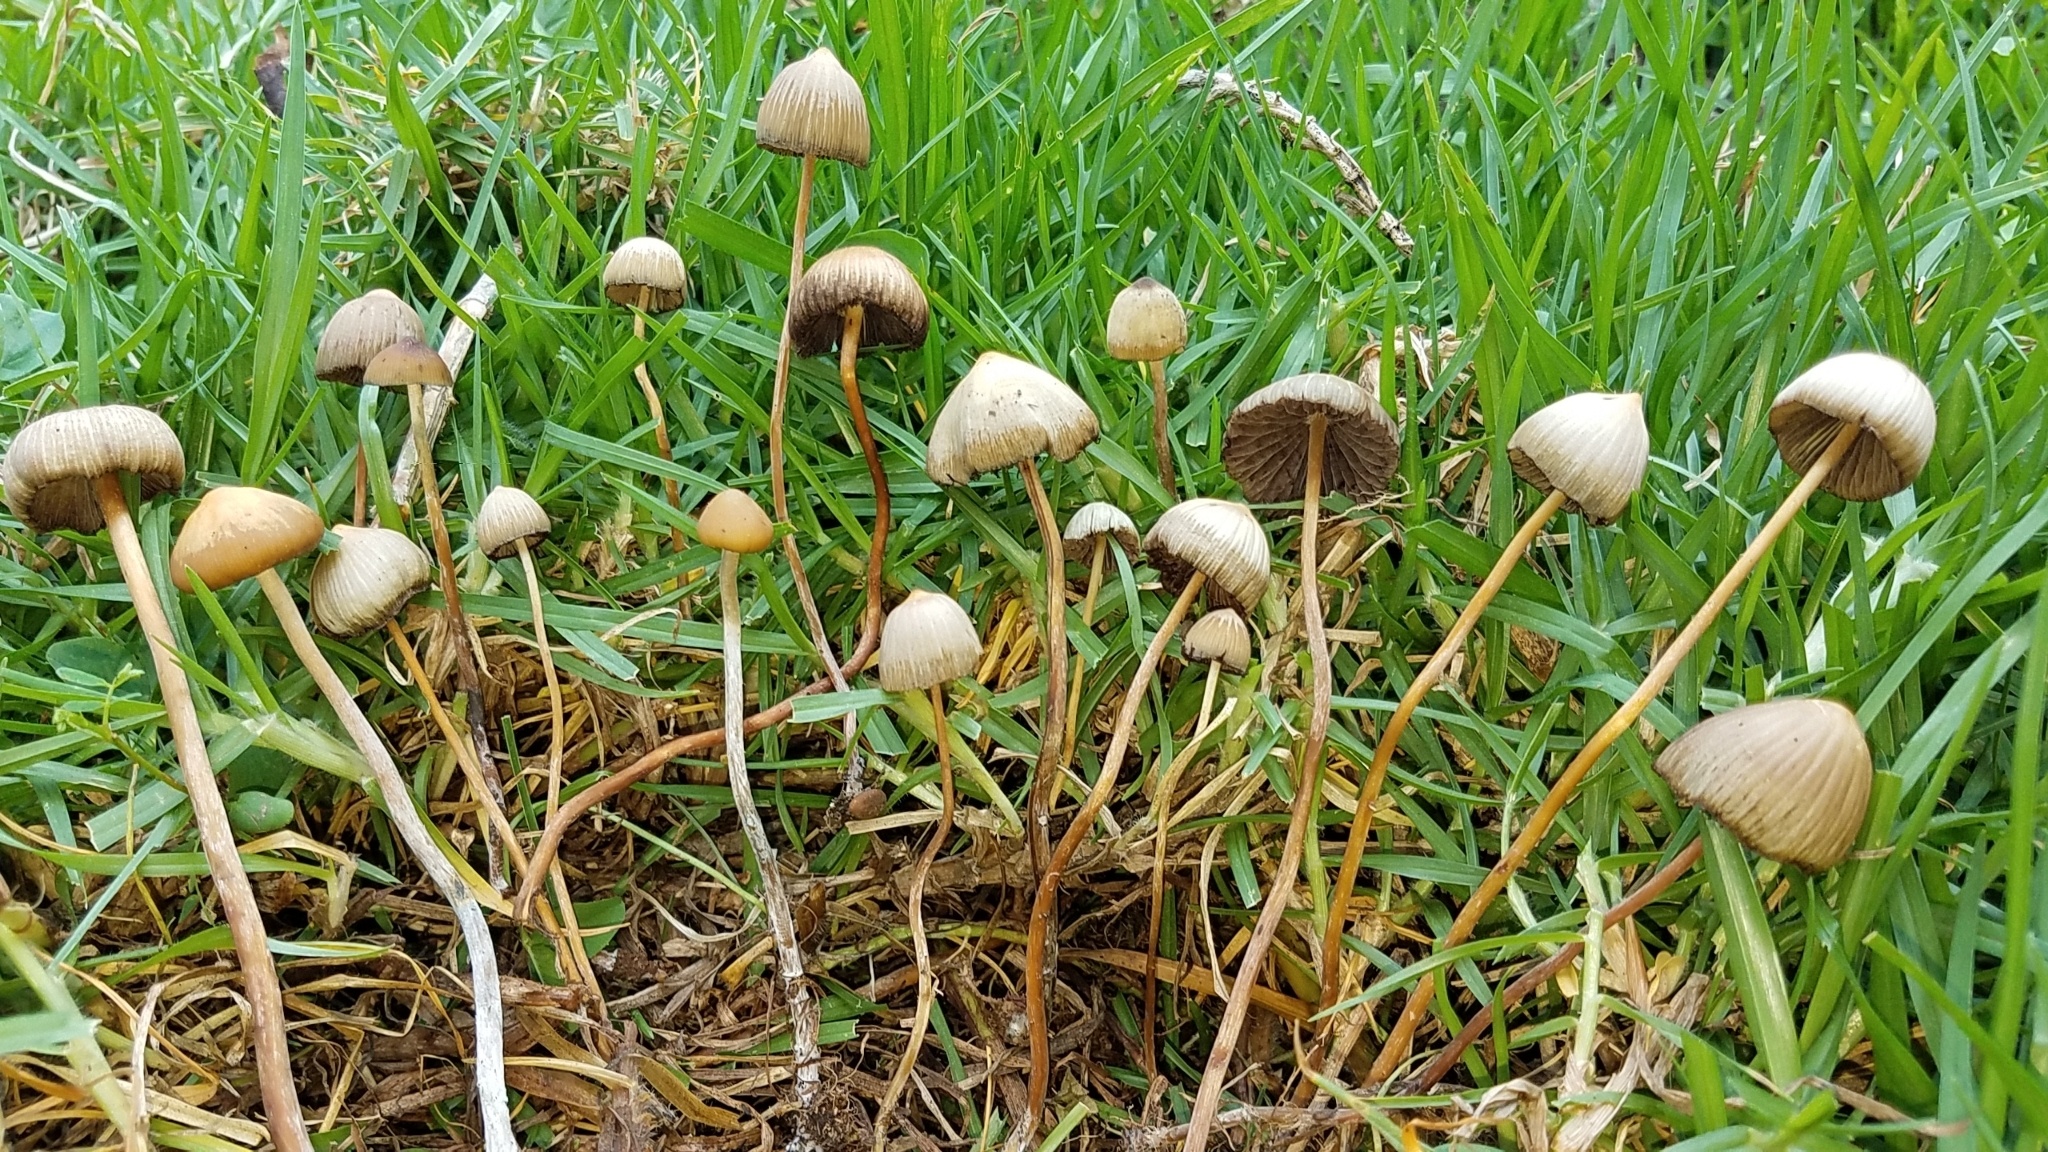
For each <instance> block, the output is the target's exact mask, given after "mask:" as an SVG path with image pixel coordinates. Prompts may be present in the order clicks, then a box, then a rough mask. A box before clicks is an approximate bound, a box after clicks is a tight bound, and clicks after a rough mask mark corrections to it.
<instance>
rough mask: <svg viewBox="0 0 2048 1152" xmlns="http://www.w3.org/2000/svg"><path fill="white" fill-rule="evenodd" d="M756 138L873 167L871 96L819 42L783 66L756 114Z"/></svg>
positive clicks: (779, 148) (795, 152) (766, 144)
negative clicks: (871, 150) (798, 57)
mask: <svg viewBox="0 0 2048 1152" xmlns="http://www.w3.org/2000/svg"><path fill="white" fill-rule="evenodd" d="M754 142H755V143H756V144H759V145H760V146H761V147H763V148H765V149H767V150H768V151H770V152H780V153H782V154H783V155H784V156H822V157H824V158H825V159H827V160H843V161H845V162H846V163H848V164H851V165H853V166H855V167H856V168H865V167H867V166H868V153H869V151H870V147H871V146H870V144H869V140H868V100H867V95H866V94H865V93H863V92H862V91H861V90H860V82H859V81H857V80H855V79H854V78H853V74H852V73H850V72H848V71H847V70H846V66H845V65H843V64H841V63H840V62H839V57H837V56H834V55H833V54H832V50H831V49H830V48H827V47H824V46H823V45H820V46H819V47H818V48H816V49H814V50H812V52H811V54H810V55H808V56H806V57H804V58H803V59H801V60H798V61H795V62H793V63H791V64H788V65H786V66H784V68H783V69H782V71H780V72H778V73H776V74H775V79H774V80H772V81H770V82H769V84H768V91H767V92H765V93H763V94H762V96H761V107H760V108H759V109H758V110H757V111H756V112H755V113H754Z"/></svg>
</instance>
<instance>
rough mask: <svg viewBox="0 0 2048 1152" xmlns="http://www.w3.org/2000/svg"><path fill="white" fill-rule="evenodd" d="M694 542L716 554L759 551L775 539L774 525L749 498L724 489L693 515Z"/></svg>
mask: <svg viewBox="0 0 2048 1152" xmlns="http://www.w3.org/2000/svg"><path fill="white" fill-rule="evenodd" d="M697 539H699V540H702V541H703V542H704V543H705V544H707V545H709V546H710V547H713V548H716V549H718V550H719V551H720V552H741V553H749V552H762V551H765V550H767V547H768V545H769V544H771V543H773V542H774V540H775V524H774V522H773V521H771V520H769V519H768V514H767V513H766V512H763V511H761V505H760V504H759V503H757V502H755V500H754V498H753V497H752V496H749V495H747V494H746V493H745V492H743V491H741V490H740V489H738V488H727V489H726V490H724V491H723V492H720V493H719V494H718V495H716V496H713V497H712V498H711V499H710V500H708V501H706V502H705V504H704V510H703V511H701V512H699V513H697Z"/></svg>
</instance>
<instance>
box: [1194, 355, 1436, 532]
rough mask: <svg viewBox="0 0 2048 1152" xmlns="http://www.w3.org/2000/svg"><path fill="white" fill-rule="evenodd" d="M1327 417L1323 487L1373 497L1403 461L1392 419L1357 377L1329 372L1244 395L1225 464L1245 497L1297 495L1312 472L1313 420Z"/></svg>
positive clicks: (1226, 439)
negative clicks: (1357, 382)
mask: <svg viewBox="0 0 2048 1152" xmlns="http://www.w3.org/2000/svg"><path fill="white" fill-rule="evenodd" d="M1317 416H1321V417H1322V418H1323V419H1324V420H1325V421H1327V430H1326V431H1325V432H1324V433H1323V473H1322V488H1323V491H1325V492H1343V493H1345V494H1346V495H1349V496H1352V497H1355V498H1357V499H1360V500H1369V499H1371V498H1373V497H1375V496H1378V495H1380V494H1382V493H1384V492H1385V491H1386V490H1387V481H1388V480H1390V479H1392V478H1393V475H1394V469H1395V468H1396V467H1397V466H1398V465H1399V464H1400V462H1401V434H1400V431H1399V430H1398V429H1397V428H1395V426H1394V418H1393V417H1392V416H1389V415H1387V410H1386V409H1384V408H1382V407H1380V404H1379V401H1378V400H1375V399H1374V398H1373V397H1372V395H1371V394H1370V393H1368V392H1366V390H1365V389H1363V388H1361V387H1359V386H1358V385H1357V384H1354V383H1352V382H1351V381H1349V380H1346V379H1345V378H1344V377H1342V376H1333V375H1331V374H1329V373H1327V372H1309V373H1306V374H1304V375H1300V376H1289V377H1287V378H1286V379H1285V380H1276V381H1274V382H1273V383H1271V384H1268V385H1266V386H1265V387H1264V388H1261V389H1259V390H1258V391H1256V392H1254V393H1252V394H1251V395H1249V396H1247V397H1245V398H1244V399H1243V400H1242V401H1240V402H1239V403H1238V405H1237V407H1236V408H1235V409H1233V410H1232V411H1231V413H1230V422H1229V423H1228V424H1226V425H1225V426H1224V431H1223V469H1224V471H1226V472H1228V473H1230V476H1231V478H1232V479H1234V480H1236V481H1237V483H1238V487H1240V488H1243V489H1244V495H1245V499H1247V500H1251V501H1253V502H1255V503H1259V504H1265V503H1271V502H1274V501H1279V500H1289V499H1292V500H1299V499H1300V498H1301V494H1302V489H1303V487H1304V485H1305V482H1306V481H1307V479H1308V446H1309V444H1308V442H1309V421H1310V420H1312V419H1313V418H1315V417H1317Z"/></svg>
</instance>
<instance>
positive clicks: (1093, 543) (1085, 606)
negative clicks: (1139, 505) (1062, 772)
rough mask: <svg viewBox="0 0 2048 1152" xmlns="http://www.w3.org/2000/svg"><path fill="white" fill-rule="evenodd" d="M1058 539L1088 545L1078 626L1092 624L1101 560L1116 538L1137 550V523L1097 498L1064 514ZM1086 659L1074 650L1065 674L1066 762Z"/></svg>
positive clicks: (1133, 553) (1076, 723)
mask: <svg viewBox="0 0 2048 1152" xmlns="http://www.w3.org/2000/svg"><path fill="white" fill-rule="evenodd" d="M1060 541H1061V543H1062V544H1064V545H1066V546H1067V547H1072V548H1086V549H1088V550H1089V551H1088V591H1087V592H1086V593H1085V594H1083V595H1082V597H1081V627H1083V628H1090V627H1093V626H1094V624H1095V595H1096V593H1097V592H1099V591H1100V590H1101V589H1102V566H1103V561H1104V560H1106V559H1108V558H1109V545H1110V542H1111V541H1115V542H1116V545H1117V547H1119V548H1122V549H1123V550H1124V555H1126V556H1136V555H1137V554H1138V526H1137V525H1136V524H1133V523H1132V522H1131V518H1130V516H1129V515H1128V514H1126V513H1125V512H1124V510H1123V509H1121V508H1119V507H1117V506H1116V505H1114V504H1105V503H1103V502H1102V501H1100V500H1098V501H1095V502H1094V503H1092V504H1083V505H1081V506H1080V507H1079V508H1077V509H1075V510H1074V514H1073V515H1072V516H1070V517H1068V518H1067V530H1066V531H1065V532H1063V533H1061V535H1060ZM1084 663H1085V660H1084V658H1083V657H1082V655H1081V653H1080V652H1078V651H1077V652H1075V653H1074V667H1073V670H1072V671H1071V672H1069V673H1068V674H1067V740H1066V745H1065V747H1063V748H1062V749H1061V750H1060V762H1061V763H1062V764H1064V763H1066V762H1067V761H1068V760H1070V759H1072V758H1073V755H1074V732H1075V729H1076V728H1078V727H1079V726H1080V722H1081V667H1082V665H1083V664H1084Z"/></svg>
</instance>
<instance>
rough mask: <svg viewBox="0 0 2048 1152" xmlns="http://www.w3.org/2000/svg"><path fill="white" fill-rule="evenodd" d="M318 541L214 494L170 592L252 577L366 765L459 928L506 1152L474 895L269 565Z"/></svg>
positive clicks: (500, 1013)
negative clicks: (467, 955)
mask: <svg viewBox="0 0 2048 1152" xmlns="http://www.w3.org/2000/svg"><path fill="white" fill-rule="evenodd" d="M323 534H324V532H323V528H322V525H321V522H320V514H319V513H317V512H315V511H313V510H312V509H311V508H308V507H306V506H305V505H304V504H301V503H299V502H298V501H297V500H294V499H292V498H291V497H289V496H281V495H279V494H277V493H275V492H269V491H265V490H264V489H261V488H234V487H229V488H215V489H214V490H212V491H211V492H208V493H207V494H206V495H205V496H204V497H203V498H201V499H200V501H199V506H198V507H197V508H195V509H193V511H192V515H191V516H190V517H189V518H187V519H186V521H185V527H184V529H183V530H182V531H180V532H179V533H178V540H177V543H176V544H175V545H173V546H172V548H171V581H172V583H174V584H176V585H177V586H178V588H179V589H180V590H182V591H186V592H190V591H192V589H193V585H194V583H195V580H196V581H197V582H198V583H203V584H205V585H206V587H208V588H226V587H228V586H230V585H233V584H237V583H240V582H241V581H243V580H246V579H248V578H249V577H251V576H254V577H255V578H256V583H257V585H258V586H260V587H261V588H262V589H263V595H264V597H265V598H266V599H268V600H269V601H270V608H271V611H272V612H274V613H276V615H277V620H278V623H279V624H280V625H282V626H283V628H284V634H285V639H286V640H288V641H290V642H291V646H292V651H293V652H294V653H296V654H297V655H298V657H299V662H300V663H301V664H303V665H305V668H306V672H307V674H308V675H310V676H311V677H312V678H313V683H314V684H315V685H317V686H318V687H319V689H320V695H321V696H322V697H323V698H325V699H326V701H327V704H328V706H329V707H330V708H333V709H334V714H335V716H336V717H338V718H339V719H340V720H341V726H342V727H343V728H345V729H347V730H348V734H349V739H350V740H352V741H354V743H355V746H356V749H357V750H358V751H360V752H361V753H362V754H363V759H364V761H365V762H367V763H368V764H369V766H370V774H371V776H373V777H374V778H375V779H376V781H377V788H378V790H379V791H381V792H383V793H384V806H385V809H386V810H387V811H388V812H389V813H390V815H391V824H392V827H393V828H395V829H397V831H398V836H399V838H400V839H401V840H403V841H405V846H406V848H407V849H408V850H409V851H411V853H412V854H413V856H414V857H415V858H417V859H418V860H419V862H420V869H421V870H422V871H424V872H425V873H426V874H427V878H428V879H429V880H431V881H432V882H433V884H434V887H435V888H437V889H439V890H440V893H441V897H442V899H444V900H446V901H448V904H449V906H450V907H451V908H452V909H453V910H454V913H455V920H456V923H457V924H459V925H460V926H461V928H462V938H463V942H464V943H465V944H467V945H468V952H469V976H470V985H471V988H472V990H473V992H474V996H473V997H472V1000H473V1007H474V1010H475V1015H476V1083H477V1112H478V1115H479V1116H480V1118H481V1121H482V1124H483V1128H484V1144H485V1147H487V1148H489V1149H491V1150H492V1152H512V1150H513V1149H516V1148H517V1147H518V1146H519V1145H518V1141H517V1139H516V1138H515V1137H514V1136H513V1134H512V1118H511V1111H510V1103H509V1100H508V1098H507V1096H506V1092H505V1010H504V1003H503V997H502V996H501V995H500V993H499V991H498V954H497V946H496V945H495V944H494V943H493V942H492V940H491V928H490V925H489V924H487V923H485V921H484V913H483V908H482V907H481V906H480V905H479V904H478V903H477V900H476V895H475V894H474V893H473V892H471V891H470V889H469V886H468V885H467V884H465V883H464V882H463V880H462V878H461V877H460V876H458V875H457V874H456V872H455V868H454V866H453V865H452V864H450V863H449V862H448V858H447V857H446V856H445V855H443V854H442V851H441V848H440V846H439V845H438V844H437V843H436V842H435V840H434V836H433V833H432V832H430V831H428V829H427V825H426V821H424V820H422V819H421V818H420V814H419V811H418V809H417V808H415V807H414V805H413V798H412V792H411V790H410V789H409V788H408V787H407V785H406V780H405V776H404V774H402V773H401V772H399V770H398V765H397V764H395V763H394V762H393V761H392V759H391V754H390V753H389V752H388V751H386V750H385V748H384V742H383V740H382V739H380V738H379V737H378V735H377V730H376V729H375V728H373V727H372V726H371V725H370V720H369V718H368V717H366V716H364V715H363V710H362V709H361V708H360V707H358V706H357V704H356V701H355V697H354V696H352V695H350V694H349V691H348V689H347V688H346V687H345V686H343V684H342V682H341V678H340V677H339V676H337V675H335V672H334V667H333V666H332V665H331V664H329V663H328V662H327V657H326V656H325V655H323V654H322V653H321V651H320V645H319V644H318V643H316V642H315V641H314V639H313V633H312V632H311V630H309V629H308V628H307V627H306V621H305V618H304V617H302V616H300V615H299V607H298V603H297V602H296V601H294V600H293V599H292V594H291V589H289V588H287V587H285V583H284V581H283V580H282V579H280V578H279V577H278V575H277V565H279V564H285V563H289V562H290V561H292V560H294V559H296V558H298V557H300V556H303V555H305V554H306V553H308V552H311V551H313V550H314V549H315V548H318V547H319V546H320V538H321V536H322V535H323Z"/></svg>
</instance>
